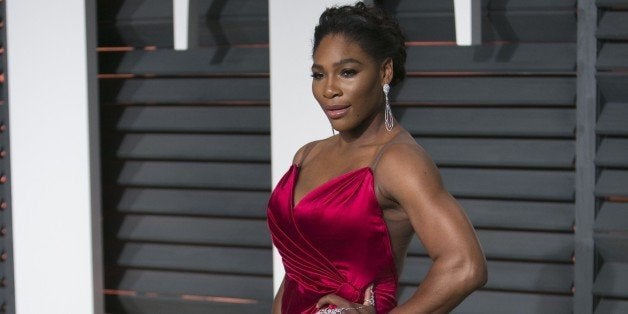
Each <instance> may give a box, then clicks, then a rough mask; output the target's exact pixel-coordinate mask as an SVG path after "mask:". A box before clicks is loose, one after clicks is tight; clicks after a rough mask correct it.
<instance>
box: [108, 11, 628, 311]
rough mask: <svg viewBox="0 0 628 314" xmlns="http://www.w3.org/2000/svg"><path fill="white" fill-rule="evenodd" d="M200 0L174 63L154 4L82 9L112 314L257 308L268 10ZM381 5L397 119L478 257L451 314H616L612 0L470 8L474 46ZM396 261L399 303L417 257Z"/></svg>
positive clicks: (627, 122) (419, 270)
mask: <svg viewBox="0 0 628 314" xmlns="http://www.w3.org/2000/svg"><path fill="white" fill-rule="evenodd" d="M199 6H200V10H199V16H200V18H199V21H200V24H199V42H200V45H201V48H200V49H195V50H189V51H184V52H175V51H173V50H172V20H171V11H172V10H171V1H170V0H116V1H100V2H99V46H100V47H101V49H100V54H99V57H100V73H101V74H100V85H101V103H102V117H103V119H102V151H103V177H104V178H103V187H104V188H103V195H104V217H105V222H104V226H105V236H104V238H105V241H106V242H105V245H106V246H105V257H106V273H105V275H106V278H107V279H106V288H107V289H108V290H107V292H106V293H107V309H108V311H109V312H114V313H225V312H228V313H259V312H267V311H268V309H269V306H270V300H271V299H272V265H271V246H270V240H269V237H268V233H267V229H266V225H265V209H266V206H265V205H266V200H267V198H268V194H269V191H270V188H271V187H270V165H269V160H270V156H269V155H270V143H269V130H270V121H269V86H268V85H269V83H268V82H269V80H268V75H269V73H268V71H269V70H268V69H269V67H268V33H267V31H268V27H267V24H268V20H267V14H268V8H267V4H266V2H265V1H257V0H229V1H226V0H225V1H218V0H214V1H212V0H202V1H200V2H199ZM384 6H385V7H386V8H387V9H389V10H390V11H392V12H394V13H395V14H396V15H397V16H398V18H399V20H400V22H401V24H402V25H403V27H404V28H405V31H406V34H407V37H408V46H409V47H408V61H407V69H408V78H407V79H406V81H405V82H404V83H403V85H402V86H401V87H400V88H398V89H396V90H395V91H394V92H395V95H394V100H395V103H394V112H395V115H396V116H397V118H398V119H399V120H400V122H401V123H402V124H403V125H404V126H405V127H406V128H407V129H408V130H409V131H410V132H411V133H412V134H413V135H414V136H415V137H416V139H417V141H418V142H419V143H420V144H421V145H423V146H424V147H425V148H426V149H427V150H428V151H429V153H430V154H431V155H432V157H433V158H434V160H435V161H436V163H437V164H438V165H439V167H440V169H441V172H442V175H443V178H444V180H445V184H446V186H447V188H448V189H449V190H450V191H451V192H452V193H453V194H454V195H455V196H456V197H457V198H458V199H459V201H460V202H461V203H462V205H463V206H464V207H465V209H466V210H467V213H468V215H469V217H470V218H471V220H472V222H473V224H474V225H475V227H476V229H477V232H478V236H479V237H480V241H481V242H482V245H483V248H484V250H485V253H486V255H487V257H488V259H489V272H490V273H489V281H488V283H487V285H486V286H485V288H484V289H482V290H481V291H478V292H476V293H474V294H473V295H471V296H470V297H469V298H468V299H467V300H466V301H465V302H464V303H463V304H462V305H461V306H460V307H459V308H458V309H457V311H456V312H461V313H571V312H576V313H591V312H593V311H595V312H597V313H625V312H626V311H627V310H628V286H627V284H626V283H627V282H628V266H627V265H628V255H626V253H625V252H628V250H627V249H628V238H626V232H627V231H628V225H626V221H628V216H627V214H626V213H628V207H626V202H627V201H628V188H626V186H628V172H627V170H626V169H628V157H626V156H628V129H627V126H628V110H626V108H628V104H627V103H628V94H627V93H626V88H625V86H628V79H627V76H626V74H625V70H626V67H628V49H627V46H626V45H627V44H626V41H627V40H628V33H627V32H626V30H627V29H628V25H626V21H628V13H627V12H628V11H625V10H620V9H621V8H628V1H626V0H614V1H611V0H606V1H597V6H596V4H593V3H591V1H584V0H583V1H580V2H577V1H576V0H492V1H483V15H484V17H483V21H482V25H483V44H482V45H481V46H475V47H458V46H455V45H454V41H455V34H454V18H453V7H452V3H451V1H433V0H397V1H392V0H391V1H384ZM598 6H599V8H598ZM578 10H580V11H578ZM598 10H599V11H598ZM598 19H599V26H598V25H597V20H598ZM114 47H123V48H114ZM596 71H597V72H596ZM596 73H597V74H596ZM598 89H599V90H598ZM574 230H576V231H574ZM409 255H410V256H409V258H408V260H407V263H406V267H405V271H404V273H403V274H402V276H401V279H400V281H401V290H400V294H401V299H402V300H403V299H405V298H407V297H409V295H410V294H411V293H412V291H413V290H414V289H415V287H416V286H417V284H419V282H420V280H421V278H422V277H423V276H424V274H425V272H426V271H427V269H428V268H429V265H430V260H429V258H428V257H427V256H426V254H425V252H424V250H423V249H422V247H421V246H420V244H419V243H418V241H415V242H414V243H413V244H412V246H411V248H410V254H409ZM594 278H595V279H594ZM128 291H133V293H129V292H128ZM574 291H575V293H574ZM182 296H183V297H182ZM201 296H202V297H201ZM206 296H209V297H206ZM215 297H227V299H218V298H215Z"/></svg>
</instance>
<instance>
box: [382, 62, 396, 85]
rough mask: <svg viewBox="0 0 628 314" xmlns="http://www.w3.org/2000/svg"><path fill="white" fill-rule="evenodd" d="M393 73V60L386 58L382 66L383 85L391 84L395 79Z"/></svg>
mask: <svg viewBox="0 0 628 314" xmlns="http://www.w3.org/2000/svg"><path fill="white" fill-rule="evenodd" d="M393 72H394V71H393V60H392V58H386V59H385V60H384V62H382V66H381V77H382V83H384V84H390V82H391V81H392V79H393Z"/></svg>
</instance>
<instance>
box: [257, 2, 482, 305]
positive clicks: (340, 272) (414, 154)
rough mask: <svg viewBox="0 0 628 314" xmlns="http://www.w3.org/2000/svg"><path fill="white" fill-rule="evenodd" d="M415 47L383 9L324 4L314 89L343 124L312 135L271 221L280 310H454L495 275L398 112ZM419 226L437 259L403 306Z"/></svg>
mask: <svg viewBox="0 0 628 314" xmlns="http://www.w3.org/2000/svg"><path fill="white" fill-rule="evenodd" d="M405 56H406V54H405V44H404V37H403V35H402V33H401V31H400V29H399V26H398V24H397V22H396V21H395V20H394V19H392V18H390V17H389V16H388V15H386V14H385V13H384V12H383V11H382V10H380V9H378V8H375V7H367V6H366V5H364V4H363V3H361V2H360V3H357V4H356V5H355V6H343V7H338V8H329V9H327V10H326V11H325V12H324V13H323V14H322V15H321V17H320V20H319V25H318V26H317V27H316V29H315V33H314V48H313V61H314V63H313V65H312V92H313V94H314V97H315V98H316V100H317V101H318V103H319V104H320V106H321V108H322V109H323V111H324V112H325V114H326V115H327V117H328V118H329V121H330V122H331V125H332V127H333V128H334V129H335V130H337V131H338V134H337V135H334V136H332V137H329V138H327V139H324V140H320V141H316V142H312V143H309V144H307V145H305V146H303V147H302V148H301V149H300V150H299V151H298V152H297V153H296V155H295V157H294V161H293V165H292V166H291V167H290V169H289V170H288V172H287V173H286V174H285V175H284V177H283V178H282V179H281V181H280V182H279V183H278V185H277V187H276V188H275V190H274V191H273V193H272V195H271V198H270V201H269V207H268V223H269V228H270V230H271V234H272V238H273V243H274V244H275V246H276V247H277V249H278V250H279V253H280V254H281V256H282V261H283V264H284V267H285V269H286V276H285V277H284V280H283V283H282V285H281V287H280V289H279V291H278V293H277V295H276V297H275V302H274V306H273V313H288V314H292V313H317V312H318V313H436V312H438V313H440V312H448V311H450V310H452V309H453V308H454V307H455V306H456V305H458V304H459V303H460V302H461V301H462V300H463V299H464V298H465V297H466V296H467V295H468V294H470V293H471V292H472V291H474V290H475V289H477V288H479V287H481V286H482V285H484V283H485V281H486V278H487V274H486V261H485V258H484V255H483V253H482V250H481V248H480V245H479V243H478V241H477V238H476V236H475V233H474V230H473V227H472V226H471V224H470V223H469V221H468V219H467V217H466V215H465V214H464V212H463V210H462V209H461V208H460V206H459V205H458V203H457V202H456V200H455V199H454V198H453V197H452V196H451V195H450V194H449V193H448V192H447V191H446V190H445V189H444V188H443V185H442V182H441V179H440V175H439V173H438V170H437V168H436V166H435V165H434V163H433V162H432V161H431V159H430V158H429V156H428V155H427V153H426V152H425V151H424V150H423V149H422V148H421V147H420V146H419V145H418V144H417V143H416V142H415V140H414V139H413V138H412V136H411V135H410V134H409V133H408V132H407V131H406V130H404V129H403V127H401V126H400V125H398V124H397V123H395V120H394V117H393V116H392V113H391V112H390V105H389V99H388V92H389V90H390V86H394V85H395V84H397V83H399V82H400V81H401V80H403V78H404V76H405V70H404V62H405ZM414 234H416V235H418V236H419V238H420V240H421V242H422V243H423V246H424V247H425V249H426V251H427V253H428V254H429V256H430V257H431V259H432V260H433V264H432V266H431V268H430V270H429V272H428V274H427V275H426V277H425V278H424V279H423V281H422V283H421V285H420V286H419V288H418V289H417V291H416V292H415V293H414V295H413V296H412V297H411V298H410V299H409V300H408V301H407V302H405V303H403V304H400V305H398V304H397V301H396V293H397V282H398V275H399V274H400V273H401V269H402V267H403V263H404V259H405V256H406V252H407V248H408V245H409V243H410V240H411V238H412V237H413V236H414ZM417 279H418V278H417Z"/></svg>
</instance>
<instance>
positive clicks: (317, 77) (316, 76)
mask: <svg viewBox="0 0 628 314" xmlns="http://www.w3.org/2000/svg"><path fill="white" fill-rule="evenodd" d="M311 76H312V78H313V79H315V80H320V79H322V78H323V73H320V72H312V75H311Z"/></svg>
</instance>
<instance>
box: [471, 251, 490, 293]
mask: <svg viewBox="0 0 628 314" xmlns="http://www.w3.org/2000/svg"><path fill="white" fill-rule="evenodd" d="M471 264H472V265H470V266H469V268H470V270H469V272H468V275H467V280H466V281H467V283H468V285H469V287H470V288H471V290H477V289H480V288H482V287H484V285H485V284H486V282H487V281H488V270H487V267H486V260H485V259H484V258H482V260H481V261H477V262H474V263H471Z"/></svg>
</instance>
